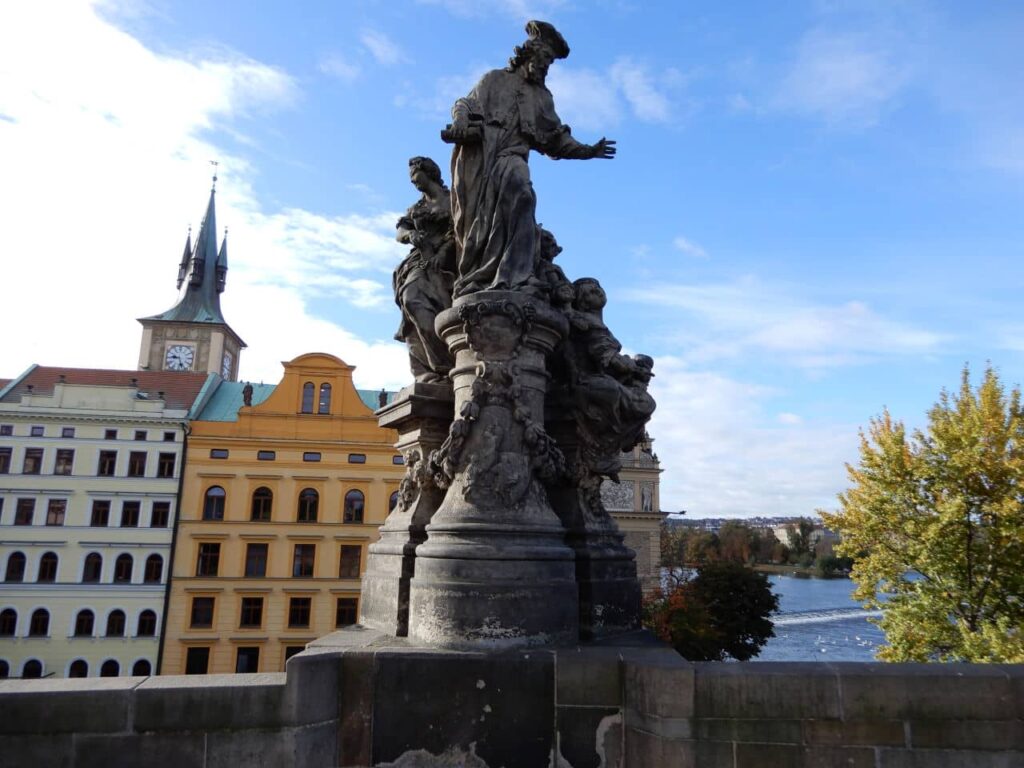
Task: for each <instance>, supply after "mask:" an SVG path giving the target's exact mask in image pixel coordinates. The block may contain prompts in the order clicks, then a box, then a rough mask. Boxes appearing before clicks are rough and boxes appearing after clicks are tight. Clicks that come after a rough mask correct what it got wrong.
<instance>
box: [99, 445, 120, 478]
mask: <svg viewBox="0 0 1024 768" xmlns="http://www.w3.org/2000/svg"><path fill="white" fill-rule="evenodd" d="M116 467H117V451H100V462H99V464H98V465H97V466H96V474H97V475H99V476H100V477H113V476H114V470H115V469H116Z"/></svg>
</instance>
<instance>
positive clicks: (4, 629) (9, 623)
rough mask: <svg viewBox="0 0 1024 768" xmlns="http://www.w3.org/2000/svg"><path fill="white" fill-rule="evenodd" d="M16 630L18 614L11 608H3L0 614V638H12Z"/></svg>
mask: <svg viewBox="0 0 1024 768" xmlns="http://www.w3.org/2000/svg"><path fill="white" fill-rule="evenodd" d="M17 628H18V612H17V611H16V610H14V609H13V608H4V610H3V611H2V612H0V637H14V632H15V631H16V630H17Z"/></svg>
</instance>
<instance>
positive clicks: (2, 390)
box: [0, 363, 39, 399]
mask: <svg viewBox="0 0 1024 768" xmlns="http://www.w3.org/2000/svg"><path fill="white" fill-rule="evenodd" d="M38 367H39V363H32V365H30V366H29V367H28V368H26V369H25V371H24V372H23V373H22V374H21V375H20V376H18V377H17V378H14V379H11V380H10V381H9V382H7V386H6V387H3V388H0V399H3V398H4V397H6V395H7V393H8V392H10V391H12V390H13V389H14V388H15V387H17V386H18V385H19V384H21V382H22V381H24V380H25V378H26V377H27V376H28V375H29V374H30V373H32V371H34V370H35V369H36V368H38Z"/></svg>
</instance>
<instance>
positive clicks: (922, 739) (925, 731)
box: [875, 720, 1024, 751]
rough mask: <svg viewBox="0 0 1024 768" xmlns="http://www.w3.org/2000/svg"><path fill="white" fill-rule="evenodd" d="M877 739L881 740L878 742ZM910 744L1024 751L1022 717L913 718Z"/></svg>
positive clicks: (913, 745)
mask: <svg viewBox="0 0 1024 768" xmlns="http://www.w3.org/2000/svg"><path fill="white" fill-rule="evenodd" d="M875 743H878V742H875ZM910 746H912V747H914V748H915V749H916V748H918V747H942V748H945V749H985V750H993V751H997V750H1004V749H1016V750H1022V751H1024V723H1022V722H1021V721H1020V720H913V721H911V723H910Z"/></svg>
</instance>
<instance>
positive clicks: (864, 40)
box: [776, 29, 908, 128]
mask: <svg viewBox="0 0 1024 768" xmlns="http://www.w3.org/2000/svg"><path fill="white" fill-rule="evenodd" d="M907 80H908V71H907V69H906V67H905V66H903V65H901V64H899V63H897V61H896V60H895V56H894V53H893V52H892V51H890V50H889V49H888V48H887V47H886V46H885V45H884V43H883V41H882V40H880V39H870V38H868V37H866V36H863V37H862V36H856V35H852V34H839V33H834V32H830V31H827V30H824V29H815V30H812V31H810V32H808V33H807V34H806V35H805V36H804V37H803V39H802V40H801V41H800V44H799V46H798V48H797V52H796V58H795V60H794V62H793V65H792V67H791V69H790V70H789V72H788V74H787V75H786V77H785V78H784V79H783V81H782V83H781V84H780V87H779V93H778V95H777V99H776V101H777V103H778V105H779V106H781V107H783V108H786V109H792V110H794V111H796V112H800V113H803V114H808V115H815V116H818V117H821V118H823V119H825V120H826V121H827V122H828V123H830V124H832V125H836V126H842V127H852V128H860V127H866V126H871V125H874V124H875V123H877V122H878V120H879V118H880V116H881V114H882V112H883V110H884V109H885V108H886V107H887V106H889V105H890V103H891V102H892V101H893V100H894V98H895V97H896V95H897V94H898V93H899V92H900V90H901V89H902V88H903V86H904V85H905V84H906V82H907Z"/></svg>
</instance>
